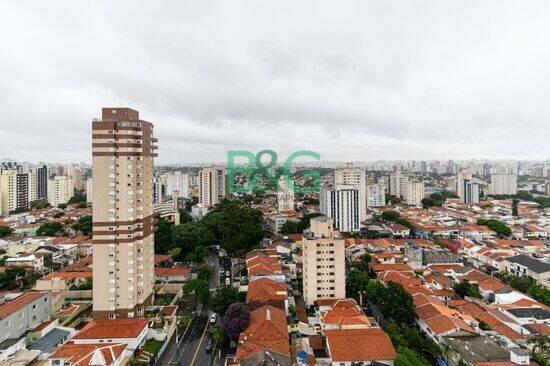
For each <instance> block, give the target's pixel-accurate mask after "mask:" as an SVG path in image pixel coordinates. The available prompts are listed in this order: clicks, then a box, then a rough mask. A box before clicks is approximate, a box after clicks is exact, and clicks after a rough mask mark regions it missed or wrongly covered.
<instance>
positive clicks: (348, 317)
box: [321, 299, 370, 326]
mask: <svg viewBox="0 0 550 366" xmlns="http://www.w3.org/2000/svg"><path fill="white" fill-rule="evenodd" d="M321 319H322V321H323V322H324V323H325V324H334V325H339V326H349V325H354V326H357V325H363V326H369V325H370V321H369V319H368V318H367V316H366V315H365V313H363V310H361V308H360V307H359V305H357V303H356V302H355V300H353V299H339V300H337V301H336V302H334V304H333V305H332V308H331V309H329V310H327V311H326V312H322V313H321Z"/></svg>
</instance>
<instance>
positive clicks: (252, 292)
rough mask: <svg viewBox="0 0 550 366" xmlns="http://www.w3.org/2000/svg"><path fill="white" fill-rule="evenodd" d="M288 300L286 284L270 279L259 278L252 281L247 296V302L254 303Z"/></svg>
mask: <svg viewBox="0 0 550 366" xmlns="http://www.w3.org/2000/svg"><path fill="white" fill-rule="evenodd" d="M286 299H288V294H287V288H286V286H285V284H282V283H278V282H276V281H273V280H271V279H269V278H265V277H263V278H259V279H257V280H254V281H250V283H249V284H248V292H247V294H246V301H247V302H254V301H277V300H286Z"/></svg>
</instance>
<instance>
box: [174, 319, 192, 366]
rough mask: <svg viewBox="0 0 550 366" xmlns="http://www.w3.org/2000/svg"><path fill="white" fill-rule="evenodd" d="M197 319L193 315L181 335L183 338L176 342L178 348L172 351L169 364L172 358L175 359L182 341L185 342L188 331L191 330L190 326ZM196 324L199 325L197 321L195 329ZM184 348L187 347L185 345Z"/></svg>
mask: <svg viewBox="0 0 550 366" xmlns="http://www.w3.org/2000/svg"><path fill="white" fill-rule="evenodd" d="M195 319H196V317H193V318H192V319H191V321H190V322H189V325H187V327H186V328H185V330H184V331H183V334H182V335H181V338H180V340H179V342H178V341H176V342H175V343H176V349H175V351H174V353H172V356H170V359H169V360H168V363H169V364H170V363H172V360H173V359H174V356H175V355H177V354H178V348H179V347H180V345H181V342H183V339H184V338H185V335H186V334H187V331H188V330H189V328H191V323H193V321H194V320H195ZM197 321H198V319H197ZM196 326H197V322H195V324H194V325H193V329H195V327H196ZM188 342H189V340H188ZM186 343H187V342H186ZM183 348H184V349H185V347H183Z"/></svg>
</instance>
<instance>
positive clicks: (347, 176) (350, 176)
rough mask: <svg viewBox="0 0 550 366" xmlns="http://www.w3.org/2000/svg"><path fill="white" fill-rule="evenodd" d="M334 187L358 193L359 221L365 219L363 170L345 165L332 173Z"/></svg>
mask: <svg viewBox="0 0 550 366" xmlns="http://www.w3.org/2000/svg"><path fill="white" fill-rule="evenodd" d="M334 185H335V186H336V187H340V186H347V187H353V189H356V190H357V192H358V193H359V220H360V221H365V220H366V218H367V182H366V178H365V169H363V168H359V167H354V166H353V164H352V163H346V167H345V168H341V169H337V170H335V171H334Z"/></svg>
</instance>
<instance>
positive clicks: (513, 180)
mask: <svg viewBox="0 0 550 366" xmlns="http://www.w3.org/2000/svg"><path fill="white" fill-rule="evenodd" d="M490 192H491V194H516V193H518V183H517V176H516V175H515V174H514V173H494V174H491V189H490Z"/></svg>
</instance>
